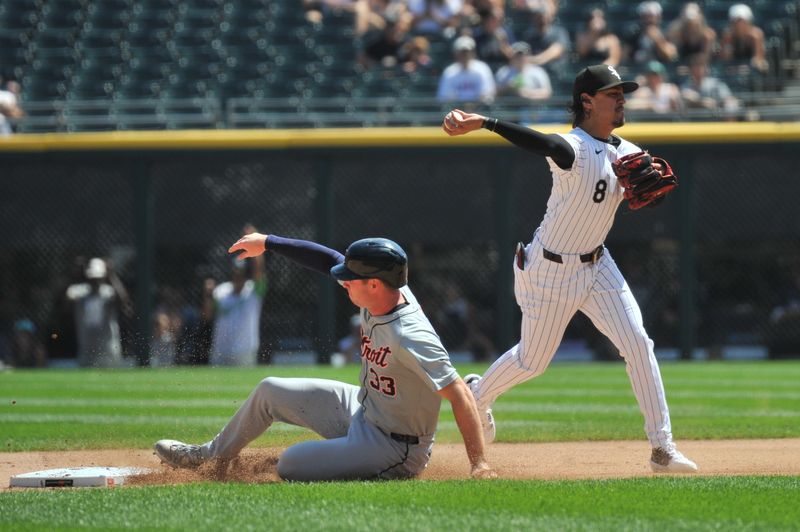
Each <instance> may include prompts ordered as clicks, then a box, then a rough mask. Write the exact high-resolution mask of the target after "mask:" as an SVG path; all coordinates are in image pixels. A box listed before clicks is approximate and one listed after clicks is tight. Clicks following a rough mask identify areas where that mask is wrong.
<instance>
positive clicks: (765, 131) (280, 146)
mask: <svg viewBox="0 0 800 532" xmlns="http://www.w3.org/2000/svg"><path fill="white" fill-rule="evenodd" d="M534 127H535V129H537V130H538V131H542V132H544V133H564V132H567V131H569V129H570V127H569V126H568V125H552V124H548V125H542V126H538V125H534ZM617 132H618V133H619V134H621V135H622V136H624V137H625V138H626V139H628V140H631V141H633V142H636V143H639V144H644V145H647V146H649V145H652V144H717V143H742V144H751V143H761V142H798V141H800V124H799V123H778V122H698V123H679V122H669V123H642V124H628V125H626V126H625V127H624V128H621V129H619V130H618V131H617ZM502 144H507V142H506V141H505V140H504V139H503V138H501V137H500V136H498V135H495V134H493V133H490V132H488V131H478V132H475V133H472V134H470V135H466V136H463V137H456V138H450V137H448V136H447V135H446V134H445V133H444V132H443V131H442V130H441V129H439V128H436V127H424V128H423V127H419V128H349V129H285V130H264V129H225V130H184V131H113V132H98V133H40V134H19V135H13V136H10V137H5V138H2V139H0V152H48V151H87V150H88V151H95V150H197V149H222V150H225V149H265V150H285V149H296V148H347V147H352V148H359V147H364V148H378V147H386V148H392V147H407V146H414V147H431V146H435V147H459V146H494V145H502Z"/></svg>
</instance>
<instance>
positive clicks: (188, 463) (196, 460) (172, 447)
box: [153, 440, 206, 469]
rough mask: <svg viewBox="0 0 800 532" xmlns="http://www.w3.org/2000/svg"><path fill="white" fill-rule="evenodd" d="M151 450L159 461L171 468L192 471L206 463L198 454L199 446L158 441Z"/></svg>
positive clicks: (175, 441)
mask: <svg viewBox="0 0 800 532" xmlns="http://www.w3.org/2000/svg"><path fill="white" fill-rule="evenodd" d="M153 449H155V451H156V454H157V455H158V457H159V458H161V460H163V461H164V462H166V463H168V464H169V465H171V466H172V467H183V468H187V469H193V468H195V467H197V466H199V465H200V464H202V463H203V462H205V461H206V460H205V459H204V458H203V456H202V454H200V446H199V445H190V444H188V443H183V442H181V441H177V440H158V441H157V442H156V444H155V445H154V446H153Z"/></svg>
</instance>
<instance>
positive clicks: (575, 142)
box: [547, 133, 583, 180]
mask: <svg viewBox="0 0 800 532" xmlns="http://www.w3.org/2000/svg"><path fill="white" fill-rule="evenodd" d="M558 136H559V137H561V138H562V139H564V140H565V141H566V142H567V144H569V145H570V147H571V148H572V151H573V152H575V159H574V160H573V161H572V166H570V167H569V168H566V169H565V168H561V167H560V166H558V164H557V163H556V162H555V161H554V160H553V159H552V158H551V157H547V164H548V165H549V166H550V170H551V171H552V173H553V179H554V180H564V179H569V177H570V176H571V175H572V173H573V172H574V171H575V169H576V168H578V167H579V166H580V165H581V161H582V159H583V158H582V156H581V150H583V142H582V141H581V139H580V138H578V137H577V136H575V135H570V134H563V133H558Z"/></svg>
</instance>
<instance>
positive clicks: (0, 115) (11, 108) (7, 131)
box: [0, 78, 25, 137]
mask: <svg viewBox="0 0 800 532" xmlns="http://www.w3.org/2000/svg"><path fill="white" fill-rule="evenodd" d="M2 81H3V80H2V78H0V86H2ZM19 94H20V85H19V83H17V82H16V81H13V80H12V81H9V82H8V83H6V84H5V86H4V87H3V88H0V137H6V136H8V135H11V134H12V133H13V132H14V130H13V128H12V127H11V121H12V120H15V119H17V118H22V117H23V116H25V113H24V112H23V111H22V108H21V107H20V106H19Z"/></svg>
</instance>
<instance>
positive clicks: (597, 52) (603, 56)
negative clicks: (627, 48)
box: [575, 8, 622, 66]
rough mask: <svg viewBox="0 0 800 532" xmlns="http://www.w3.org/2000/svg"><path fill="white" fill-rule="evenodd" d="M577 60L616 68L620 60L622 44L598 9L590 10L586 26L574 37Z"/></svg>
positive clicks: (603, 13) (603, 14) (602, 12)
mask: <svg viewBox="0 0 800 532" xmlns="http://www.w3.org/2000/svg"><path fill="white" fill-rule="evenodd" d="M575 47H576V49H577V52H578V59H580V60H581V61H583V62H586V63H592V64H599V63H605V64H606V65H611V66H617V65H619V62H620V60H621V59H622V44H621V43H620V40H619V37H617V35H616V34H615V33H613V32H612V31H611V30H610V29H609V27H608V22H607V21H606V14H605V12H604V11H603V10H602V9H600V8H595V9H592V10H591V11H590V12H589V17H588V18H587V20H586V26H585V27H584V29H583V30H582V31H580V32H579V33H578V34H577V35H576V36H575Z"/></svg>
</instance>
